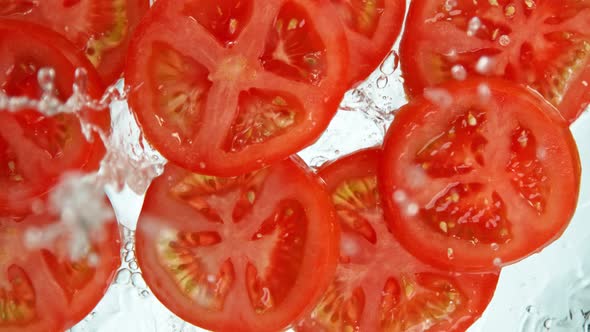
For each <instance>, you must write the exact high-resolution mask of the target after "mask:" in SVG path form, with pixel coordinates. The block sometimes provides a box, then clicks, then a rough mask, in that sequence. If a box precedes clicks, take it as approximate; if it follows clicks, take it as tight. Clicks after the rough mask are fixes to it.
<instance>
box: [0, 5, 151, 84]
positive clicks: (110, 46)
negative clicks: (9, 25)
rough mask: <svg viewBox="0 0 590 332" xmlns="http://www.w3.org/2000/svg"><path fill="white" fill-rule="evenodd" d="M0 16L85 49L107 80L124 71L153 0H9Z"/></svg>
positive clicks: (85, 52)
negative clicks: (131, 45) (40, 27)
mask: <svg viewBox="0 0 590 332" xmlns="http://www.w3.org/2000/svg"><path fill="white" fill-rule="evenodd" d="M2 5H3V8H2V9H0V17H6V18H11V19H18V20H23V21H29V22H33V23H36V24H40V25H43V26H45V27H47V28H50V29H52V30H54V31H56V32H58V33H60V34H62V35H63V36H65V37H66V38H67V39H68V40H69V41H71V42H72V43H73V44H74V45H75V46H76V47H77V48H79V49H83V50H84V54H85V55H86V57H87V58H88V59H89V60H90V62H92V64H93V65H94V66H95V67H96V69H97V70H98V72H99V74H100V76H101V78H102V79H103V81H104V83H112V82H114V81H115V80H116V79H117V78H118V77H119V76H120V74H121V71H122V70H123V63H124V59H125V52H126V49H127V45H128V43H129V37H130V36H131V34H132V32H133V30H134V29H135V27H136V26H137V24H138V23H139V20H140V19H141V17H142V16H143V14H144V13H145V12H146V11H147V10H148V8H149V0H79V1H62V0H46V1H22V0H6V1H4V2H3V4H2Z"/></svg>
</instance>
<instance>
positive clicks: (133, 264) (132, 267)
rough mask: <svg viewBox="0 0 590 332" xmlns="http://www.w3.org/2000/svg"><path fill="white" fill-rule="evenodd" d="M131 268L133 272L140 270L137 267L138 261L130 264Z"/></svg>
mask: <svg viewBox="0 0 590 332" xmlns="http://www.w3.org/2000/svg"><path fill="white" fill-rule="evenodd" d="M129 268H130V269H132V270H137V269H139V266H138V265H137V261H131V262H130V263H129Z"/></svg>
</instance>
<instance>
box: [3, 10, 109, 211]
mask: <svg viewBox="0 0 590 332" xmlns="http://www.w3.org/2000/svg"><path fill="white" fill-rule="evenodd" d="M0 48H1V49H2V58H1V59H0V71H1V72H2V74H0V89H1V91H2V92H3V93H5V94H7V95H8V96H13V97H15V96H23V97H29V98H33V99H37V100H38V99H39V98H40V97H41V96H42V95H43V93H44V92H46V91H51V92H53V93H54V94H55V95H56V96H57V97H58V98H60V99H61V100H62V101H65V99H66V98H68V97H69V96H70V95H71V94H72V84H73V83H74V75H75V74H74V72H75V70H76V68H78V67H81V68H83V69H86V72H87V73H88V74H87V94H88V95H89V96H90V97H92V98H98V97H99V96H100V94H101V93H102V90H103V87H102V84H101V83H100V80H99V78H98V77H97V74H96V72H95V71H94V69H93V68H92V66H91V65H90V64H89V63H88V62H87V61H86V60H85V59H84V58H81V57H78V56H76V51H75V50H74V49H73V48H72V46H71V45H70V44H69V43H68V42H67V41H66V40H65V39H63V38H62V37H61V36H59V35H57V34H55V33H54V32H51V31H49V30H46V29H43V28H40V27H37V26H33V25H30V24H28V23H21V22H17V21H6V20H3V21H0ZM46 68H53V69H54V71H55V80H54V81H53V83H49V82H47V81H45V80H44V78H45V77H46V76H47V75H45V74H43V73H42V72H41V70H42V69H43V70H45V69H46ZM39 79H41V81H39ZM40 82H43V84H41V83H40ZM1 113H2V114H0V118H1V120H0V128H1V130H0V163H1V166H0V184H1V185H3V186H4V187H5V188H8V189H7V190H4V191H3V192H2V193H0V211H2V212H3V213H5V214H10V215H12V214H14V215H20V214H26V211H29V210H30V205H31V203H32V201H33V200H35V199H41V198H42V197H41V196H42V195H43V194H44V193H46V192H47V191H48V190H49V189H50V188H51V187H52V186H53V184H54V183H55V182H56V181H57V179H58V178H59V176H60V175H61V174H62V173H63V172H64V171H66V170H80V169H95V168H97V167H98V161H99V160H100V159H101V158H102V156H103V154H104V146H103V145H102V142H101V140H100V139H99V137H98V135H94V137H93V141H92V142H88V141H87V140H86V139H85V137H84V135H83V133H82V129H81V127H80V121H79V119H78V118H77V117H76V116H74V115H71V114H59V115H56V116H52V117H48V116H45V115H43V114H41V113H40V112H39V111H38V110H33V109H29V110H23V111H20V112H16V113H8V112H1ZM81 116H82V117H84V118H86V120H88V121H89V122H91V123H93V124H95V125H97V126H98V127H100V128H103V129H104V130H106V128H108V126H109V125H110V118H109V114H108V112H106V111H101V112H99V111H95V110H83V111H82V112H81Z"/></svg>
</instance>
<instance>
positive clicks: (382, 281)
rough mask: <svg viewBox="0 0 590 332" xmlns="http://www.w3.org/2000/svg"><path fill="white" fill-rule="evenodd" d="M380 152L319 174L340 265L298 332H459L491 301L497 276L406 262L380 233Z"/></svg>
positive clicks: (340, 163) (385, 234)
mask: <svg viewBox="0 0 590 332" xmlns="http://www.w3.org/2000/svg"><path fill="white" fill-rule="evenodd" d="M380 158H381V150H380V149H374V148H373V149H367V150H361V151H358V152H355V153H354V154H351V155H349V156H346V157H343V158H341V159H339V160H337V161H336V162H333V163H330V164H328V165H327V166H323V167H322V168H321V169H320V171H319V175H320V176H321V177H322V178H323V179H324V180H325V181H326V184H327V186H328V191H329V192H330V193H331V195H332V202H333V203H334V206H335V207H336V213H337V214H338V216H339V220H340V227H341V229H342V239H341V244H340V264H339V265H338V267H337V270H336V277H335V278H334V280H333V282H332V284H331V286H330V287H329V289H328V291H327V292H326V293H325V294H324V297H323V298H322V299H321V300H320V302H319V304H318V305H317V306H316V308H315V309H314V310H313V311H312V312H311V313H310V314H309V315H308V316H307V317H306V318H305V319H303V320H301V321H300V322H299V323H298V324H297V325H296V330H298V331H306V332H307V331H309V332H311V331H390V332H396V331H399V332H402V331H430V332H433V331H446V332H452V331H465V330H466V329H467V327H469V325H471V324H472V323H473V322H474V321H475V320H476V319H477V318H478V317H479V316H480V315H481V314H482V312H483V311H484V309H485V307H486V306H487V305H488V303H489V301H490V300H491V298H492V295H493V293H494V290H495V288H496V284H497V281H498V273H486V274H457V273H451V272H447V271H442V270H438V269H436V268H433V267H431V266H428V265H426V264H424V263H422V262H421V261H419V260H418V259H417V258H415V257H414V256H412V255H411V254H409V253H408V252H407V251H406V250H405V249H403V247H402V246H401V245H400V244H399V242H398V241H397V240H396V239H395V237H394V236H393V235H392V234H391V233H390V232H389V230H388V229H387V224H386V222H385V220H384V218H383V210H382V207H381V201H380V197H379V192H378V188H377V166H378V164H379V162H380Z"/></svg>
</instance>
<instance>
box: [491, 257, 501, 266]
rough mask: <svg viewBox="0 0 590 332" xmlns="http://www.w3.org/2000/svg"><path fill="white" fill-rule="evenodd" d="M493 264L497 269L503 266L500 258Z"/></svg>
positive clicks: (495, 259)
mask: <svg viewBox="0 0 590 332" xmlns="http://www.w3.org/2000/svg"><path fill="white" fill-rule="evenodd" d="M492 263H493V264H494V265H495V266H497V267H501V266H502V260H501V259H500V258H499V257H496V258H494V260H493V261H492Z"/></svg>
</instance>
